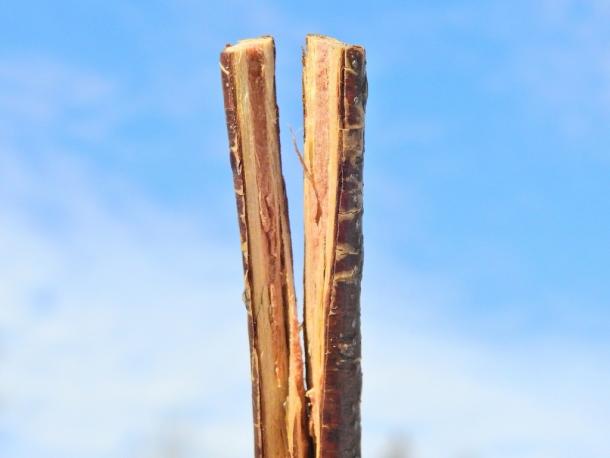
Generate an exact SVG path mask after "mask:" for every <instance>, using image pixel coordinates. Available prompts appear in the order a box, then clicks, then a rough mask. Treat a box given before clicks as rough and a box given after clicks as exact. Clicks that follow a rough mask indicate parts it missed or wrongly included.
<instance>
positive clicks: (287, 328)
mask: <svg viewBox="0 0 610 458" xmlns="http://www.w3.org/2000/svg"><path fill="white" fill-rule="evenodd" d="M220 63H221V75H222V84H223V93H224V103H225V113H226V120H227V130H228V135H229V144H230V157H231V166H232V170H233V180H234V187H235V197H236V201H237V212H238V219H239V229H240V236H241V244H242V259H243V268H244V283H245V291H244V301H245V304H246V310H247V315H248V331H249V340H250V359H251V370H252V405H253V416H254V448H255V457H257V458H276V457H277V458H286V457H293V458H306V457H308V456H309V453H310V452H309V443H308V435H307V431H306V412H305V406H304V402H305V401H304V382H303V369H302V364H303V356H302V352H301V344H300V340H299V329H298V318H297V312H296V297H295V290H294V277H293V265H292V248H291V239H290V227H289V219H288V204H287V200H286V192H285V185H284V179H283V176H282V170H281V159H280V143H279V127H278V109H277V104H276V96H275V73H274V72H275V45H274V42H273V39H272V38H271V37H261V38H257V39H250V40H243V41H240V42H239V43H237V44H236V45H233V46H227V47H226V48H225V49H224V51H223V52H222V53H221V56H220Z"/></svg>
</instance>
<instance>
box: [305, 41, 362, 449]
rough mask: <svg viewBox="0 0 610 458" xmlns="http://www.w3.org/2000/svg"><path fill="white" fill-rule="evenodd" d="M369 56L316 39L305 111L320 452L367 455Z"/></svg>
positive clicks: (308, 286) (309, 310) (311, 390)
mask: <svg viewBox="0 0 610 458" xmlns="http://www.w3.org/2000/svg"><path fill="white" fill-rule="evenodd" d="M366 97H367V80H366V71H365V53H364V49H363V48H362V47H359V46H350V45H347V44H344V43H341V42H339V41H337V40H334V39H332V38H328V37H323V36H317V35H310V36H308V37H307V42H306V49H305V52H304V56H303V99H304V100H303V102H304V114H305V146H304V161H305V166H306V168H307V175H308V177H311V178H310V179H306V180H305V189H304V193H305V216H304V218H305V273H304V283H305V288H304V289H305V304H304V309H305V345H306V350H307V384H308V391H307V397H308V399H309V403H310V408H309V430H310V435H311V436H312V438H313V444H314V455H315V457H316V458H320V457H324V458H331V457H349V458H353V457H359V456H360V453H361V452H360V395H361V387H362V373H361V368H360V357H361V348H360V281H361V276H362V262H363V250H362V163H363V153H364V109H365V104H366Z"/></svg>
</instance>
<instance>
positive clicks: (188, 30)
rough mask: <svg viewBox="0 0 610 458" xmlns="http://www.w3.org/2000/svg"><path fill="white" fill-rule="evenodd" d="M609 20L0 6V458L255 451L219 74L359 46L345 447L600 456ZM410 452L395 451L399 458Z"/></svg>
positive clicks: (156, 4) (576, 11)
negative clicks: (351, 383) (356, 245)
mask: <svg viewBox="0 0 610 458" xmlns="http://www.w3.org/2000/svg"><path fill="white" fill-rule="evenodd" d="M609 21H610V2H608V1H604V0H600V1H576V0H574V1H570V0H549V1H525V0H515V1H510V2H500V1H498V2H494V1H469V2H462V1H446V2H445V1H435V2H414V1H405V2H390V1H384V0H379V1H376V2H370V1H366V2H365V1H362V2H361V1H357V0H355V1H352V2H329V1H316V0H312V1H309V2H307V4H305V2H299V3H297V2H294V3H289V2H285V3H282V2H273V1H268V2H256V3H255V2H250V1H245V0H244V1H242V2H240V1H237V2H236V1H225V2H210V3H206V2H200V1H189V0H175V1H165V2H163V1H157V0H148V1H140V2H136V1H115V0H104V1H97V0H91V1H66V0H63V1H60V0H58V1H53V2H47V1H28V0H23V1H16V0H0V279H1V280H0V456H2V457H6V458H33V457H36V458H102V457H104V458H106V457H110V458H124V457H127V458H191V457H212V458H216V457H218V458H240V457H247V456H251V453H252V431H251V406H250V387H249V361H248V343H247V337H246V314H245V310H244V306H243V304H242V303H241V291H242V272H241V259H240V256H241V255H240V250H239V239H238V230H237V217H236V211H235V203H234V195H233V189H232V179H231V172H230V167H229V157H228V146H227V137H226V130H225V124H224V112H223V108H222V93H221V85H220V76H219V74H220V69H219V64H218V55H219V52H220V50H221V49H222V47H223V46H224V45H225V43H229V42H235V41H236V40H238V39H241V38H246V37H252V36H258V35H262V34H272V35H273V36H274V37H275V38H276V44H277V66H276V74H277V92H278V103H279V107H280V115H281V118H280V123H281V124H280V127H281V131H282V133H281V136H282V144H283V145H284V152H283V154H284V155H283V164H284V172H285V176H286V181H287V188H288V193H289V202H290V206H291V222H292V229H293V236H294V240H293V243H294V246H295V248H294V250H295V271H296V276H297V284H300V278H301V275H302V268H301V266H302V217H301V209H302V204H301V202H302V189H301V188H302V172H301V169H300V166H299V163H298V160H297V158H296V157H295V155H294V154H293V152H292V151H291V147H290V136H289V128H290V127H292V128H293V129H295V131H296V132H302V131H301V130H300V129H301V126H302V124H303V121H302V107H301V80H300V78H301V77H300V72H301V67H300V64H301V62H300V61H301V47H302V46H303V43H304V36H305V34H306V33H309V32H316V33H324V34H329V35H333V36H335V37H337V38H339V39H341V40H344V41H348V42H353V43H359V44H362V45H364V46H365V47H366V49H367V58H368V76H369V99H368V105H367V127H366V153H365V227H364V230H365V253H366V255H365V256H366V261H365V273H364V281H363V299H362V313H363V325H362V326H363V370H364V393H363V406H362V409H363V410H362V417H363V452H364V453H363V454H364V456H365V457H373V458H377V457H379V458H384V457H390V455H391V449H393V448H400V447H403V446H404V447H406V448H408V449H409V450H410V452H411V453H412V456H413V457H415V458H574V457H583V458H601V457H604V458H607V457H608V456H610V440H609V439H608V431H609V430H610V390H608V386H610V309H609V307H608V306H609V305H610V282H609V281H608V280H609V277H610V198H609V196H610V180H609V178H608V175H609V174H610V129H609V128H608V126H609V124H610V29H608V23H609ZM409 456H411V455H409Z"/></svg>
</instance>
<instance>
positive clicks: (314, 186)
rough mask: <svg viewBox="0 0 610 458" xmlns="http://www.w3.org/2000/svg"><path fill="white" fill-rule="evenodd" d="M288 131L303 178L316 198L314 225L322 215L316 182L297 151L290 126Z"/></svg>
mask: <svg viewBox="0 0 610 458" xmlns="http://www.w3.org/2000/svg"><path fill="white" fill-rule="evenodd" d="M288 130H289V131H290V138H291V139H292V147H293V148H294V152H295V153H296V155H297V157H298V158H299V162H300V163H301V167H303V173H304V174H305V178H307V180H308V181H309V183H310V184H311V187H312V188H313V193H314V195H315V196H316V223H317V222H318V221H320V216H321V215H322V205H321V203H320V196H319V194H318V189H317V188H316V181H315V180H314V177H313V174H312V173H311V171H310V170H309V167H307V164H305V158H304V157H303V154H302V153H301V151H300V150H299V145H298V144H297V136H296V135H295V133H294V129H293V128H292V126H288Z"/></svg>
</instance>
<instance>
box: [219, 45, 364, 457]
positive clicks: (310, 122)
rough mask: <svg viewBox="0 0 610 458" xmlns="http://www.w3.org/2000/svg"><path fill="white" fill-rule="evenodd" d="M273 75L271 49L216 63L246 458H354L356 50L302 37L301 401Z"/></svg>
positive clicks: (241, 51)
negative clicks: (239, 305) (251, 438)
mask: <svg viewBox="0 0 610 458" xmlns="http://www.w3.org/2000/svg"><path fill="white" fill-rule="evenodd" d="M274 67H275V47H274V43H273V39H272V38H270V37H262V38H258V39H250V40H243V41H241V42H239V43H238V44H236V45H233V46H227V47H226V48H225V50H224V51H223V52H222V54H221V70H222V71H221V75H222V82H223V92H224V99H225V112H226V118H227V129H228V133H229V142H230V151H231V165H232V168H233V178H234V186H235V195H236V200H237V209H238V216H239V227H240V235H241V242H242V253H243V265H244V276H245V278H244V282H245V294H244V298H245V302H246V308H247V312H248V328H249V337H250V356H251V370H252V399H253V413H254V433H255V456H256V457H257V458H270V457H273V458H275V457H278V458H285V457H291V458H310V457H316V458H319V457H359V456H360V391H361V379H362V376H361V370H360V279H361V273H362V157H363V149H364V106H365V102H366V73H365V55H364V49H363V48H361V47H359V46H349V45H346V44H344V43H341V42H339V41H337V40H334V39H331V38H328V37H323V36H318V35H310V36H308V37H307V43H306V50H305V53H304V56H303V103H304V113H305V147H304V157H303V158H302V162H303V166H304V169H305V173H306V175H307V179H306V180H305V190H304V192H305V203H304V207H305V209H304V211H305V270H304V283H305V298H304V311H305V345H306V358H305V364H306V368H307V394H305V387H304V384H305V382H304V377H303V355H302V350H301V344H300V335H299V325H298V318H297V311H296V310H297V308H296V297H295V290H294V279H293V265H292V249H291V240H290V228H289V220H288V205H287V199H286V193H285V185H284V179H283V176H282V171H281V159H280V144H279V127H278V110H277V104H276V98H275V75H274Z"/></svg>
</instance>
